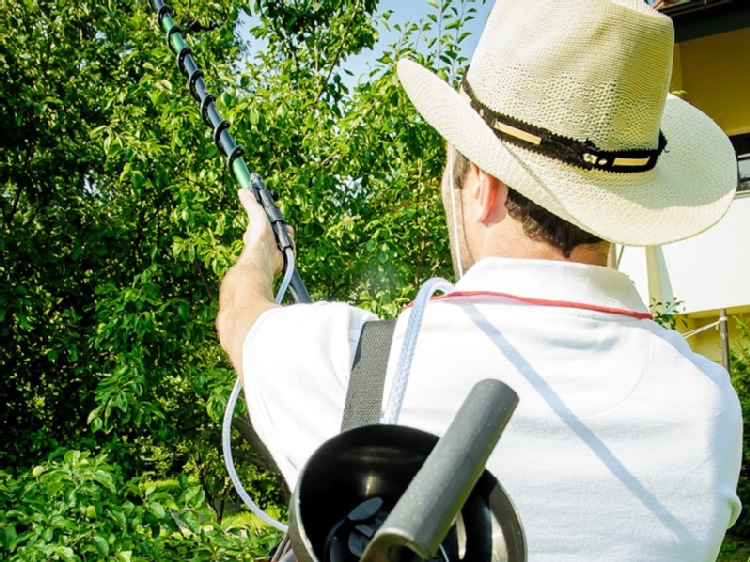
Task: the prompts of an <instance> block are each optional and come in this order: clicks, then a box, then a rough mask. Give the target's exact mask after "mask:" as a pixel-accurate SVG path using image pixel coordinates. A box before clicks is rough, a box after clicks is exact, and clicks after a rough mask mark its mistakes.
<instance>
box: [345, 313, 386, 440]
mask: <svg viewBox="0 0 750 562" xmlns="http://www.w3.org/2000/svg"><path fill="white" fill-rule="evenodd" d="M395 326H396V320H395V319H394V320H374V321H371V322H365V324H364V325H363V326H362V335H361V336H360V338H359V345H358V346H357V351H356V353H355V354H354V363H353V364H352V374H351V377H349V387H348V388H347V390H346V404H345V405H344V417H343V420H342V422H341V431H342V432H343V431H346V430H347V429H353V428H355V427H359V426H361V425H370V424H374V423H378V421H379V420H380V407H381V404H382V402H383V387H384V386H385V371H386V368H387V367H388V356H389V355H390V352H391V338H392V336H393V329H394V327H395Z"/></svg>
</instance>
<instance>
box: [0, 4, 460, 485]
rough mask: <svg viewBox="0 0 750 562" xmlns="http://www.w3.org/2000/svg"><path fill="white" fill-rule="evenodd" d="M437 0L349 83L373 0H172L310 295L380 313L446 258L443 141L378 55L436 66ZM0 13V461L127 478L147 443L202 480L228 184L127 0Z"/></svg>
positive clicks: (218, 388) (451, 73)
mask: <svg viewBox="0 0 750 562" xmlns="http://www.w3.org/2000/svg"><path fill="white" fill-rule="evenodd" d="M434 5H435V8H434V12H432V13H431V14H430V15H429V18H428V19H426V20H425V21H424V22H422V23H420V24H412V25H409V26H408V27H406V28H404V29H403V34H404V39H403V40H402V41H401V42H400V43H398V44H396V45H393V46H392V48H391V49H390V51H389V52H387V53H385V54H384V55H383V56H382V57H381V59H380V64H379V66H378V67H377V68H376V69H375V70H374V71H373V72H372V74H371V75H370V76H369V77H366V79H364V80H363V81H362V82H361V83H360V84H359V85H358V86H357V87H356V88H355V89H354V90H353V91H351V92H350V91H348V89H347V86H346V85H345V83H344V81H343V80H342V76H343V73H345V72H346V70H345V69H346V60H347V57H348V56H350V55H351V54H354V53H357V52H359V51H361V50H362V49H367V48H371V47H372V45H373V44H374V42H375V40H376V38H377V28H376V21H377V18H378V17H381V16H377V15H376V8H377V2H376V1H375V0H347V1H344V2H340V1H333V0H323V1H321V0H316V1H312V0H296V1H275V0H256V1H255V2H254V3H253V4H252V6H249V5H247V6H239V5H236V4H234V3H230V2H229V1H228V0H209V1H207V2H201V3H177V5H176V16H175V18H176V19H177V20H178V21H180V22H181V25H182V33H183V35H184V36H185V37H186V40H187V41H188V42H189V44H190V45H191V47H192V49H193V53H194V57H195V59H196V60H197V61H198V62H199V64H201V65H202V66H203V67H204V69H205V74H206V81H207V83H208V85H209V89H210V90H211V91H212V92H214V93H216V94H220V95H219V98H218V100H217V105H218V106H219V108H220V110H221V112H222V114H223V115H224V117H225V118H228V119H229V120H230V121H232V122H233V123H234V125H233V128H232V131H233V134H234V136H235V138H236V140H238V142H240V143H242V144H243V145H244V146H245V148H246V150H247V152H246V156H245V160H246V162H247V163H248V166H249V167H250V168H251V169H252V170H255V171H258V172H260V173H261V174H262V175H263V176H264V178H265V180H266V182H267V183H268V184H269V186H270V187H272V188H275V189H277V190H278V191H279V192H280V194H281V200H280V206H281V208H282V210H283V212H284V213H285V216H286V217H287V219H288V221H289V222H290V223H292V224H294V225H295V227H296V230H297V242H298V247H299V257H298V263H299V267H300V270H301V275H302V278H303V280H304V281H305V283H306V285H307V287H308V289H309V290H310V292H311V294H312V296H313V297H314V298H329V299H343V300H347V301H350V302H352V303H353V304H359V305H363V306H366V307H369V308H371V309H373V310H375V311H376V312H378V313H381V314H383V315H386V316H392V315H394V314H395V313H396V312H397V311H398V310H399V309H400V308H401V307H402V306H403V305H404V304H405V303H406V302H408V301H409V300H410V299H411V298H412V297H413V296H414V294H415V292H416V288H417V286H418V284H419V283H420V282H421V281H423V280H425V279H427V278H428V277H431V276H433V275H435V274H442V275H448V274H449V273H448V272H449V269H448V264H449V251H448V247H447V242H446V240H447V236H445V233H444V230H443V229H444V228H445V226H444V224H443V221H444V219H443V218H442V216H441V213H440V210H439V207H440V205H439V190H438V182H439V177H440V173H441V171H442V161H443V158H442V153H443V145H442V141H441V140H440V138H439V137H438V136H437V134H436V133H435V132H434V131H432V129H431V128H430V127H428V126H427V125H426V124H425V123H424V122H422V121H421V120H420V118H419V117H418V116H417V115H416V113H415V111H414V110H413V109H412V107H411V104H410V103H409V102H408V100H407V99H406V97H405V95H404V93H403V92H402V90H401V88H400V87H399V85H398V83H397V81H396V79H395V78H394V73H393V66H394V62H395V60H396V59H397V58H398V57H399V56H401V55H403V54H407V53H408V54H410V56H412V57H414V58H416V59H417V60H419V61H420V62H422V63H424V64H426V65H428V66H431V67H433V68H435V69H437V70H438V71H439V72H440V73H441V74H442V75H443V76H445V77H446V78H448V79H451V80H454V81H455V80H456V79H457V76H458V70H457V69H458V68H460V66H461V65H462V63H463V62H465V60H462V58H461V56H460V55H459V54H458V53H459V50H458V46H459V45H460V43H461V41H462V40H463V38H464V35H463V34H462V32H461V22H462V21H463V20H465V19H466V18H471V17H472V16H473V14H474V11H473V8H472V2H471V1H468V0H466V1H457V0H455V1H451V0H443V1H441V2H439V3H438V2H434ZM249 11H252V12H253V13H255V14H257V16H258V20H259V23H258V24H257V25H256V26H255V27H254V29H253V30H252V36H253V42H252V43H251V45H250V47H249V48H248V47H246V46H243V45H242V44H240V42H239V40H238V38H237V37H238V36H237V32H236V31H237V25H238V22H239V18H240V16H241V15H243V14H245V13H247V12H249ZM0 17H1V18H2V23H3V26H2V31H0V88H2V94H3V95H2V96H0V104H2V107H1V108H0V109H2V111H0V131H2V133H1V135H2V136H1V137H0V143H1V145H0V146H2V156H1V157H0V195H1V196H0V211H2V228H1V229H0V233H1V234H0V248H2V252H1V253H0V320H2V322H0V369H2V372H3V373H5V374H6V375H5V377H4V381H5V392H4V393H3V400H2V407H0V428H1V429H2V430H3V432H4V434H5V435H13V436H14V439H4V440H3V444H2V446H0V465H5V466H7V467H9V468H12V471H13V472H18V473H19V474H20V473H22V472H23V471H24V470H29V469H30V468H31V466H32V465H33V464H35V463H36V462H40V460H41V459H43V458H44V457H45V456H46V455H48V454H50V453H52V452H53V451H55V450H56V449H57V448H58V447H64V448H83V449H88V450H94V451H99V450H106V451H107V454H108V459H109V461H108V462H113V463H115V464H116V465H117V466H118V467H119V468H118V470H122V471H123V475H124V476H123V477H124V478H129V477H131V476H139V475H140V474H141V472H142V470H143V468H144V466H145V465H144V462H145V460H148V459H152V460H153V459H157V460H158V459H161V460H163V461H164V463H165V467H166V468H165V469H164V470H165V471H179V470H180V469H181V468H182V467H183V466H186V468H187V469H188V470H190V471H192V472H194V473H196V474H198V475H199V476H200V478H201V480H202V482H203V483H204V488H205V490H206V491H207V492H208V493H209V495H210V494H216V493H220V492H221V491H222V490H223V489H224V484H223V481H224V479H223V477H222V474H223V468H222V467H221V464H220V459H219V456H218V454H217V451H218V440H219V431H218V425H217V424H218V421H219V419H220V416H221V413H222V410H223V407H224V404H225V402H226V397H227V395H228V393H229V388H230V387H231V385H232V383H233V380H234V374H233V372H232V370H231V368H230V366H229V365H228V363H227V361H226V359H225V358H224V357H223V355H222V353H221V352H220V349H219V346H218V342H217V338H216V334H215V330H214V325H213V324H214V318H215V315H216V310H217V298H216V297H217V290H218V284H219V279H220V278H221V276H222V274H223V273H224V272H225V271H226V269H227V268H228V267H229V266H230V265H231V263H232V261H233V260H234V258H235V256H236V255H237V253H238V251H239V246H240V237H241V233H242V230H243V228H244V218H243V216H242V213H241V212H240V208H239V205H238V203H237V200H236V196H235V194H234V192H235V189H236V186H235V184H234V182H233V181H232V178H231V177H229V174H228V173H227V172H226V171H225V169H224V168H223V166H222V163H221V162H220V159H219V158H218V156H219V155H218V150H217V149H216V147H215V146H213V145H212V143H211V140H210V131H208V130H207V129H205V128H204V127H203V126H202V125H201V124H200V117H199V111H198V108H197V106H196V104H195V102H194V101H193V100H192V99H191V98H190V96H189V95H188V94H187V89H186V86H185V84H184V82H185V80H184V77H182V76H181V75H180V74H179V72H178V70H177V67H176V65H175V64H174V57H173V55H172V54H171V53H170V52H169V49H168V48H167V47H166V45H165V38H164V36H163V34H161V33H160V32H159V31H158V29H157V27H156V23H155V20H154V16H153V14H152V13H150V12H149V11H148V10H147V9H146V6H145V4H138V3H136V4H135V5H133V4H132V3H129V2H121V1H119V0H98V1H96V2H94V1H90V0H82V1H81V2H76V3H69V2H53V1H51V0H44V1H38V2H28V1H25V0H9V1H8V2H7V3H6V9H5V10H4V11H3V12H2V15H0ZM382 17H383V18H385V20H386V22H387V17H388V16H387V14H386V15H384V16H382ZM253 45H266V47H265V48H264V49H263V50H261V51H256V52H255V53H254V55H253V56H251V52H250V50H249V49H252V48H253ZM417 45H420V46H421V47H420V49H418V50H417V49H416V46H417ZM292 94H293V95H292ZM258 478H261V476H258ZM274 497H277V496H274ZM209 499H210V498H209Z"/></svg>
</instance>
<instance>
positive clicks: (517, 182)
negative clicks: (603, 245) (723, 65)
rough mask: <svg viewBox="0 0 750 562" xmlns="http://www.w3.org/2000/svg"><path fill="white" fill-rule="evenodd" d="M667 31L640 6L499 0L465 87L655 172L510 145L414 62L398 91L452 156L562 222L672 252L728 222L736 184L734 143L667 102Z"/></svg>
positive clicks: (501, 108)
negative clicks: (641, 157)
mask: <svg viewBox="0 0 750 562" xmlns="http://www.w3.org/2000/svg"><path fill="white" fill-rule="evenodd" d="M673 37H674V35H673V29H672V22H671V20H670V19H669V18H668V17H666V16H664V15H662V14H659V13H658V12H656V11H655V10H653V9H651V8H650V7H649V6H647V5H646V4H645V3H644V2H642V1H641V0H618V1H616V2H615V1H612V0H555V1H554V2H550V1H549V0H498V2H497V3H496V4H495V6H494V8H493V10H492V12H491V14H490V17H489V18H488V22H487V26H486V28H485V31H484V32H483V34H482V37H481V39H480V41H479V44H478V46H477V49H476V52H475V54H474V57H473V59H472V62H471V66H470V68H469V71H468V74H467V80H468V82H469V83H470V85H471V87H472V89H473V91H474V93H475V95H476V97H477V98H478V99H479V100H480V101H481V102H482V103H483V104H484V105H486V106H488V107H489V108H491V109H492V110H494V111H497V112H499V113H503V114H505V115H509V116H511V117H514V118H516V119H520V120H521V121H523V122H525V123H528V124H530V125H534V126H538V127H543V128H545V129H547V130H549V131H551V132H553V133H556V134H559V135H563V136H565V137H568V138H571V139H574V140H577V141H581V142H583V141H591V142H593V143H594V144H595V145H596V146H597V147H598V148H599V149H601V150H630V149H652V148H655V147H656V146H657V141H658V135H659V130H660V129H661V131H662V132H663V134H664V136H665V137H666V139H667V147H666V149H665V152H664V153H662V155H661V156H660V157H659V160H658V163H657V164H656V167H655V168H654V169H652V170H650V171H647V172H639V173H616V172H605V171H600V170H583V169H581V168H577V167H575V166H572V165H568V164H565V163H563V162H561V161H559V160H556V159H554V158H551V157H547V156H543V155H541V154H538V153H535V152H533V151H531V150H529V149H525V148H520V147H518V146H517V145H513V144H509V143H508V142H502V141H500V140H499V139H498V137H497V136H496V135H495V133H494V132H493V130H492V129H491V128H490V127H489V126H488V125H487V124H486V123H485V122H484V120H483V119H482V118H481V117H480V116H479V115H478V114H477V113H476V112H475V111H474V110H473V109H472V108H471V107H470V106H469V104H468V102H467V101H466V100H465V99H463V98H462V97H461V96H460V95H459V94H458V93H457V92H456V91H454V90H453V89H452V88H451V87H450V86H449V85H447V84H445V83H444V82H442V81H441V80H440V79H439V78H437V77H436V76H435V75H434V74H433V73H432V72H430V71H428V70H426V69H424V68H423V67H421V66H419V65H417V64H416V63H413V62H411V61H408V60H402V61H400V62H399V66H398V73H399V78H400V80H401V82H402V85H403V87H404V89H405V90H406V92H407V93H408V95H409V97H410V99H411V100H412V102H413V103H414V105H415V107H416V108H417V110H418V111H419V112H420V113H421V114H422V115H423V116H424V118H425V119H426V120H427V121H428V122H429V123H430V124H431V125H432V126H433V127H435V128H436V129H437V130H438V132H439V133H440V134H441V135H442V136H443V137H444V138H445V139H446V140H447V141H449V142H450V143H452V144H453V145H455V146H456V148H457V149H458V150H459V152H461V153H462V154H464V155H465V156H466V157H468V158H469V159H470V160H472V161H473V162H475V163H476V164H477V165H478V166H479V167H480V168H482V169H484V170H485V171H487V172H489V173H491V174H492V175H494V176H495V177H497V178H499V179H500V180H502V181H503V182H505V183H506V184H507V185H509V186H510V187H513V188H514V189H516V190H518V191H519V192H521V193H523V194H524V195H526V196H527V197H529V198H530V199H532V200H533V201H535V202H536V203H538V204H540V205H542V206H544V207H545V208H547V209H548V210H550V211H551V212H553V213H554V214H556V215H558V216H560V217H562V218H564V219H566V220H568V221H570V222H572V223H574V224H576V225H578V226H580V227H581V228H583V229H584V230H586V231H588V232H591V233H593V234H596V235H598V236H600V237H602V238H604V239H606V240H609V241H611V242H616V243H622V244H627V245H634V246H647V245H657V244H665V243H669V242H673V241H677V240H681V239H683V238H687V237H690V236H693V235H695V234H698V233H700V232H702V231H704V230H706V229H707V228H709V227H710V226H712V225H713V224H715V223H716V222H717V221H718V220H719V219H720V218H721V217H722V216H723V215H724V213H725V212H726V210H727V208H728V206H729V204H730V203H731V200H732V198H733V196H734V190H735V188H736V185H737V164H736V157H735V154H734V150H733V148H732V145H731V143H730V141H729V139H728V138H727V137H726V135H725V134H724V133H723V132H722V131H721V129H720V128H719V127H718V126H717V125H716V124H715V123H714V122H713V121H712V120H711V119H710V118H708V117H707V116H706V115H704V114H703V113H701V112H700V111H699V110H697V109H695V108H693V107H692V106H690V105H689V104H688V103H686V102H684V101H682V100H680V99H679V98H676V97H674V96H668V95H667V91H668V88H669V82H670V77H671V65H672V49H673Z"/></svg>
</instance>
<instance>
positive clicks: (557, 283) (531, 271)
mask: <svg viewBox="0 0 750 562" xmlns="http://www.w3.org/2000/svg"><path fill="white" fill-rule="evenodd" d="M455 287H456V291H457V292H467V293H468V292H475V291H476V292H481V291H491V292H498V293H506V294H509V295H514V296H517V297H520V298H523V299H544V300H552V301H568V302H572V303H581V304H584V305H588V306H592V307H601V308H612V309H625V310H631V311H633V312H638V313H648V308H647V307H646V305H645V304H644V303H643V301H642V299H641V297H640V295H639V294H638V291H637V290H636V288H635V285H634V284H633V282H632V281H631V280H630V279H629V278H628V277H627V276H626V275H625V274H624V273H622V272H620V271H617V270H616V269H612V268H609V267H601V266H597V265H586V264H581V263H575V262H564V261H557V260H536V259H513V258H497V257H490V258H484V259H482V260H480V261H479V262H477V263H476V264H474V265H473V266H472V267H471V269H469V271H467V272H466V273H465V274H464V276H463V277H462V278H461V279H460V280H459V281H458V283H456V285H455Z"/></svg>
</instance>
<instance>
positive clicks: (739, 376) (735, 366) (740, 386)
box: [729, 319, 750, 540]
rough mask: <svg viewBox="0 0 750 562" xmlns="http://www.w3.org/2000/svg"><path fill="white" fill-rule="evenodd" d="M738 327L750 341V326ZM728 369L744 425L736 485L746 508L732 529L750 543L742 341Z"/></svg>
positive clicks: (749, 410) (749, 443)
mask: <svg viewBox="0 0 750 562" xmlns="http://www.w3.org/2000/svg"><path fill="white" fill-rule="evenodd" d="M737 327H738V328H739V330H740V334H741V341H750V327H749V326H748V325H747V324H746V323H745V322H742V321H741V320H739V319H738V321H737ZM729 368H730V375H731V377H732V385H733V386H734V388H735V390H736V391H737V395H738V396H739V398H740V406H741V407H742V419H743V423H744V425H743V437H742V439H743V441H742V468H741V470H740V479H739V483H738V485H737V495H738V496H739V497H740V501H742V505H743V506H744V507H743V511H742V513H741V514H740V517H739V519H738V520H737V522H736V523H735V524H734V527H732V533H733V534H734V535H736V536H737V537H740V538H742V539H745V540H750V509H748V506H750V349H748V347H747V346H746V345H743V344H742V343H741V342H738V343H735V344H734V345H733V346H732V347H731V348H730V362H729Z"/></svg>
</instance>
